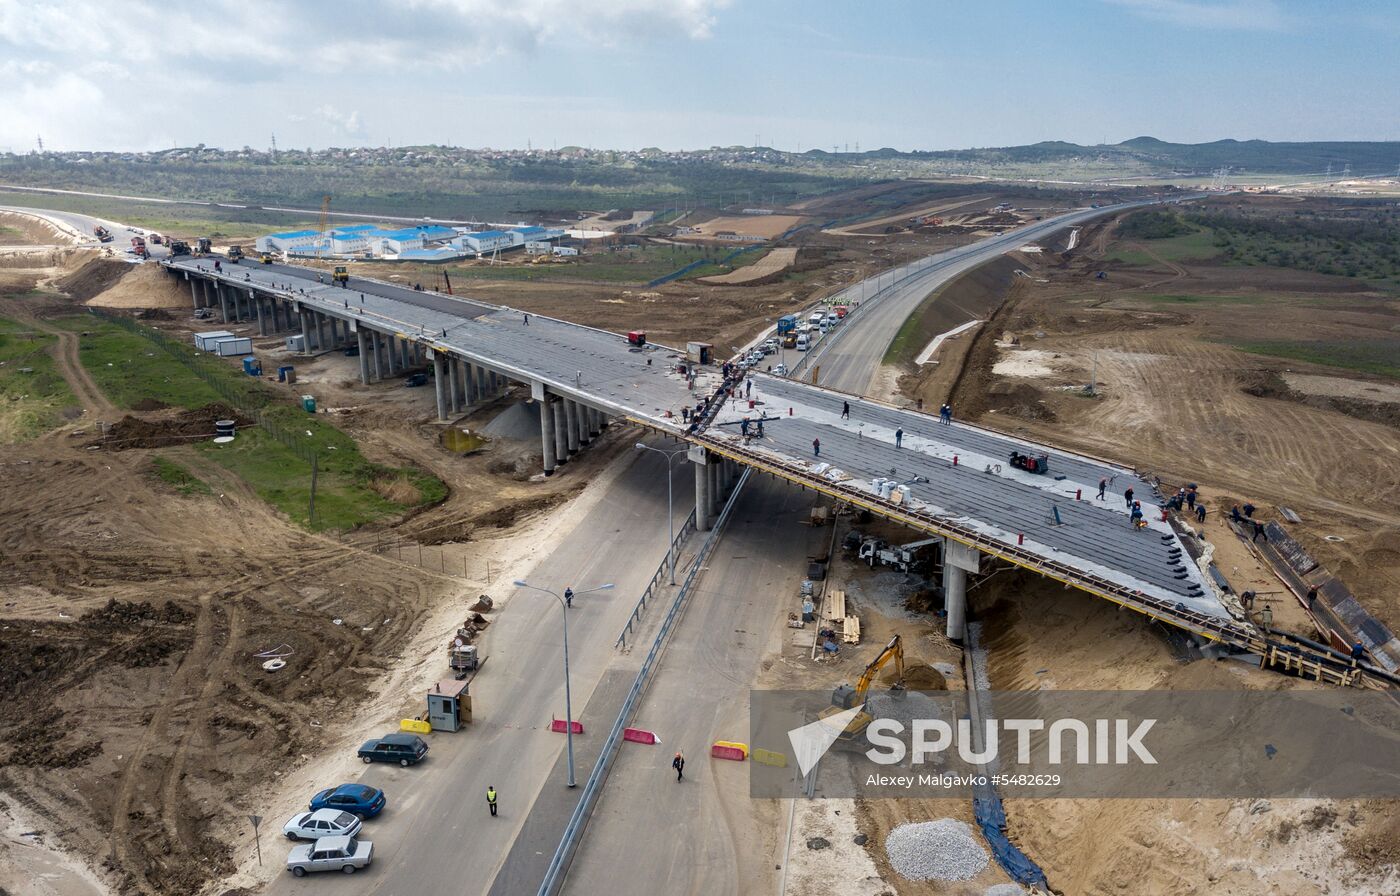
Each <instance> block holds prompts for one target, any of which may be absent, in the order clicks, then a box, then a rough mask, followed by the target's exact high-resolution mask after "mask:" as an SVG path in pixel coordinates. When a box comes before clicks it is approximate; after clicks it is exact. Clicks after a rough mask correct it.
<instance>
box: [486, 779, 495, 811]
mask: <svg viewBox="0 0 1400 896" xmlns="http://www.w3.org/2000/svg"><path fill="white" fill-rule="evenodd" d="M486 805H488V806H490V807H491V817H492V818H495V817H496V785H494V784H493V785H491V786H490V787H487V788H486Z"/></svg>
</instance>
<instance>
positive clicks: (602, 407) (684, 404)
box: [162, 208, 1268, 653]
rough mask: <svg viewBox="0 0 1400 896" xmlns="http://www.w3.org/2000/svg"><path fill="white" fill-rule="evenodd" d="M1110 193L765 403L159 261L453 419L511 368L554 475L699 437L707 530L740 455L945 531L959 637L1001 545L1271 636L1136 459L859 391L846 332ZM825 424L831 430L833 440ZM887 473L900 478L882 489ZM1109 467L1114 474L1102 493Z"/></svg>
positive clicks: (666, 358)
mask: <svg viewBox="0 0 1400 896" xmlns="http://www.w3.org/2000/svg"><path fill="white" fill-rule="evenodd" d="M1114 210H1115V209H1114V208H1107V209H1093V210H1083V211H1081V212H1076V213H1073V214H1071V215H1069V216H1065V217H1063V218H1060V219H1054V220H1051V221H1045V222H1039V223H1037V224H1036V225H1033V226H1032V227H1031V228H1027V229H1025V230H1022V231H1016V232H1013V233H1010V234H1003V235H1001V236H998V237H995V238H993V239H992V240H990V241H986V242H985V243H979V244H977V245H976V246H973V247H963V248H961V249H958V250H953V252H951V253H943V255H942V256H935V257H934V258H932V259H930V260H927V261H926V262H924V263H921V264H920V265H913V266H909V268H908V269H907V270H904V271H902V272H896V274H898V275H899V276H896V277H895V278H893V282H892V283H891V285H890V286H889V287H884V288H883V289H885V290H890V289H893V290H894V291H892V292H884V294H883V298H882V299H880V300H877V301H873V302H872V301H871V300H870V299H867V301H866V303H865V304H863V306H862V307H861V308H860V309H858V311H857V315H858V316H857V317H856V318H855V320H857V321H860V320H864V321H865V322H864V323H862V325H861V329H859V330H858V331H855V332H854V335H853V336H851V337H849V338H848V341H847V342H846V343H845V344H844V345H843V344H842V342H841V341H840V337H839V336H838V337H837V338H836V339H833V341H832V343H831V344H832V346H833V347H832V348H829V349H828V351H829V352H832V353H835V352H838V351H845V352H846V354H847V357H848V358H849V359H850V360H849V361H848V369H847V370H846V371H845V372H844V373H843V372H842V371H841V370H840V369H839V367H838V370H837V371H836V374H834V375H833V379H834V380H835V381H836V382H838V383H839V384H840V385H843V386H844V387H846V388H848V389H851V393H843V392H840V391H837V390H834V389H831V388H826V387H818V386H813V385H808V384H803V383H800V382H796V381H793V380H786V379H781V378H777V377H771V376H766V375H762V374H755V375H753V376H752V382H753V383H754V393H753V400H754V404H753V406H752V407H750V406H749V403H748V401H747V400H743V401H740V400H737V399H736V398H735V397H734V394H736V393H737V392H738V390H739V389H740V387H741V386H742V381H741V378H740V377H739V376H730V377H728V378H726V376H725V374H724V372H723V371H722V369H721V368H720V367H718V366H716V365H713V364H711V365H704V364H697V363H694V362H692V361H690V360H688V359H687V358H686V357H685V354H684V353H683V352H680V351H678V350H676V349H672V348H668V347H665V346H659V345H655V344H651V345H646V346H640V347H639V346H635V345H631V344H629V343H628V342H627V340H626V339H624V338H623V337H621V336H619V335H616V334H612V333H608V332H606V331H602V330H598V329H594V328H590V327H585V326H581V325H578V324H573V323H569V322H567V321H562V320H556V319H552V318H547V317H540V316H538V315H533V314H526V313H525V312H523V311H519V310H515V309H511V308H508V307H503V306H497V305H492V304H488V303H484V302H479V301H473V300H468V299H462V298H456V297H452V296H447V295H442V294H438V293H434V292H423V291H419V290H414V289H410V288H406V287H402V286H396V285H392V284H387V283H383V282H381V281H377V280H371V279H366V278H359V277H354V278H351V279H350V280H349V281H348V283H346V284H345V285H335V284H332V283H330V282H326V275H325V274H324V273H322V272H318V271H316V270H314V269H310V268H303V267H298V266H295V265H284V264H272V265H260V264H254V263H250V262H244V263H242V264H239V265H225V264H222V263H221V264H219V269H216V268H215V263H216V261H219V259H216V258H214V257H204V258H191V257H180V258H175V259H167V260H165V261H164V262H162V263H163V264H164V265H165V266H166V267H167V268H168V270H169V271H170V272H171V273H172V274H173V275H175V276H178V277H181V278H184V279H185V280H187V281H188V282H189V284H190V289H191V296H192V302H193V303H194V304H195V306H197V307H217V308H219V309H220V311H221V312H222V315H223V318H224V319H225V320H226V321H229V322H233V321H235V320H247V321H252V322H255V323H256V325H257V327H258V331H259V333H260V334H262V335H269V334H271V333H276V332H289V333H291V334H292V336H293V337H294V338H299V340H300V342H301V344H302V348H303V350H304V351H328V350H332V349H338V348H341V347H354V348H355V349H357V350H358V352H359V361H360V365H359V366H360V377H361V380H362V381H363V382H365V383H368V382H371V381H373V380H375V379H383V378H385V377H387V376H392V375H394V374H396V373H399V372H401V371H403V370H405V369H408V368H411V367H415V366H417V365H427V366H430V367H431V369H432V370H433V372H434V385H435V390H436V397H437V410H438V416H439V418H440V419H441V420H443V421H444V422H445V421H446V420H448V419H449V418H450V417H451V416H452V415H454V414H456V413H457V412H459V411H462V410H464V409H465V408H466V407H468V406H470V405H472V404H474V403H476V402H478V401H482V400H484V399H486V398H489V397H491V396H493V395H495V394H497V393H499V392H500V391H501V389H503V388H504V387H505V385H506V384H507V383H509V382H519V383H524V384H527V385H528V387H529V390H530V394H531V397H532V399H533V400H534V401H536V402H538V403H540V405H541V409H542V412H541V414H540V419H541V454H542V456H543V459H544V468H545V471H546V472H547V473H548V472H552V471H553V470H554V469H555V468H556V467H557V466H558V465H559V464H561V463H565V462H567V459H568V457H569V456H570V455H571V454H573V453H575V452H577V451H579V450H581V449H582V448H583V447H585V446H586V445H587V444H588V443H589V441H590V440H591V439H592V438H593V437H594V436H596V435H597V434H598V433H599V432H600V431H601V429H602V428H603V427H604V426H605V425H606V423H607V421H608V420H610V419H618V418H620V419H625V420H629V421H632V422H635V423H637V424H640V425H642V426H645V427H647V428H649V429H652V430H654V431H657V432H660V433H663V434H665V435H668V436H671V437H674V438H676V439H679V440H683V441H686V442H688V443H689V444H690V445H691V450H690V452H689V456H690V459H691V460H692V461H693V462H694V465H695V488H696V504H697V522H698V525H699V527H700V528H701V529H705V528H707V527H708V524H709V520H710V518H711V516H712V514H713V513H714V511H715V510H716V508H717V507H718V506H719V503H720V501H721V500H722V497H723V494H724V490H725V487H726V485H727V483H729V482H731V481H732V479H733V478H734V475H735V472H736V470H737V469H738V467H740V466H749V467H754V468H757V469H759V470H762V471H764V472H767V473H770V474H772V475H774V476H778V477H781V478H783V479H786V480H788V481H790V482H794V483H797V484H799V485H802V486H804V487H807V488H811V489H814V490H817V491H820V492H823V493H825V494H828V495H831V496H832V497H834V498H837V499H839V500H842V501H847V502H849V503H851V504H854V505H857V506H860V507H863V508H865V509H867V510H869V511H870V512H871V513H874V514H876V515H879V516H882V517H885V518H887V519H891V520H895V521H898V522H900V523H902V524H905V525H908V526H910V527H911V528H914V529H917V530H919V531H922V532H926V533H929V534H931V535H936V536H939V537H940V538H942V539H944V557H943V559H944V561H945V562H944V571H945V581H944V585H945V591H946V600H947V603H948V607H949V613H948V628H949V635H950V636H951V637H954V638H960V637H961V636H962V625H963V614H962V609H963V606H964V600H965V597H964V595H965V581H966V573H967V572H975V571H977V570H978V569H979V568H980V566H979V563H980V558H981V557H982V556H983V555H988V556H991V557H995V558H997V559H999V560H1002V561H1006V562H1009V563H1012V564H1015V565H1017V566H1021V567H1025V568H1028V569H1032V570H1035V571H1036V572H1039V573H1041V574H1043V575H1047V576H1050V577H1053V578H1055V579H1058V580H1059V581H1062V582H1064V583H1065V584H1066V585H1067V586H1071V587H1075V588H1079V589H1081V590H1083V591H1086V592H1088V593H1090V594H1093V595H1095V596H1098V597H1101V598H1104V599H1107V600H1110V601H1113V602H1114V603H1117V604H1119V605H1120V606H1123V607H1127V608H1130V609H1133V610H1135V611H1137V612H1140V613H1144V614H1146V615H1148V616H1151V617H1152V618H1155V619H1158V620H1160V621H1162V622H1164V623H1166V624H1168V625H1171V626H1174V627H1176V628H1179V629H1184V630H1186V631H1189V632H1192V633H1193V634H1196V635H1198V636H1200V637H1203V638H1206V639H1209V640H1214V641H1219V642H1223V643H1225V644H1228V645H1230V646H1231V647H1234V648H1237V649H1242V650H1247V651H1251V652H1255V653H1264V652H1265V651H1266V650H1267V648H1268V643H1267V641H1266V639H1264V638H1263V637H1262V636H1261V635H1260V634H1259V633H1258V632H1257V631H1256V630H1255V629H1254V628H1253V627H1252V626H1249V625H1245V624H1241V623H1238V622H1236V621H1235V620H1234V619H1233V618H1232V617H1231V615H1230V613H1229V611H1228V610H1227V609H1226V608H1225V606H1224V605H1223V604H1222V603H1221V600H1220V596H1219V592H1218V590H1217V588H1216V586H1215V585H1214V584H1213V583H1212V582H1210V581H1209V580H1208V579H1207V578H1206V577H1205V576H1204V575H1203V574H1202V572H1201V570H1200V569H1199V568H1198V567H1197V565H1196V564H1195V562H1193V561H1192V559H1191V557H1190V554H1189V552H1188V550H1187V549H1186V546H1185V544H1184V543H1183V541H1182V538H1181V537H1180V535H1179V534H1178V533H1177V532H1176V531H1174V530H1173V529H1172V527H1171V526H1170V525H1169V524H1168V523H1167V522H1165V521H1163V520H1161V519H1160V518H1158V517H1159V513H1158V511H1157V508H1156V507H1155V506H1154V505H1155V504H1156V502H1157V496H1156V495H1155V494H1154V490H1153V488H1152V486H1151V484H1150V483H1148V482H1146V481H1144V480H1143V479H1142V478H1141V477H1139V476H1138V475H1137V474H1136V473H1135V472H1134V471H1132V470H1129V469H1126V468H1123V467H1120V466H1117V465H1114V464H1111V463H1108V462H1105V461H1102V460H1099V459H1095V458H1091V457H1085V456H1082V455H1075V454H1071V453H1068V452H1062V451H1058V450H1055V449H1052V448H1050V447H1048V446H1039V445H1031V444H1028V443H1026V442H1024V441H1022V440H1019V439H1016V438H1013V437H1010V436H1007V435H1004V434H1001V433H996V432H993V431H991V430H986V429H982V428H978V427H971V426H967V425H964V424H959V423H955V424H953V425H951V426H943V425H941V424H940V423H939V422H938V421H937V419H936V418H935V417H932V416H929V415H926V414H922V413H919V412H916V411H912V410H909V409H903V408H898V407H894V406H891V405H888V404H884V403H881V402H877V401H872V400H868V399H863V398H861V397H860V396H859V395H857V394H852V393H856V392H858V391H861V390H862V388H863V386H864V384H865V383H868V381H869V376H868V373H863V371H868V370H869V358H870V353H869V352H868V351H866V352H863V353H862V352H856V351H853V350H851V347H852V346H856V345H857V340H859V342H860V343H863V342H865V341H867V340H868V339H871V338H874V339H876V340H877V341H878V340H879V338H880V337H879V336H878V335H877V336H874V337H870V336H867V335H866V334H867V333H876V332H878V331H883V330H888V331H889V333H890V334H893V332H894V331H896V330H897V329H898V327H899V325H900V322H902V321H903V319H904V317H906V316H907V313H906V309H907V310H912V308H910V307H909V305H910V303H913V304H915V305H916V304H917V301H919V300H921V299H922V296H923V295H926V294H927V292H928V291H929V290H930V289H931V288H933V286H936V285H937V284H938V283H940V282H943V281H944V280H946V279H947V278H948V277H950V276H953V275H954V274H955V273H956V272H960V271H961V270H964V269H966V267H970V266H972V265H973V264H976V263H980V262H981V261H984V260H986V259H987V258H989V257H994V256H995V255H998V254H1001V253H1003V252H1005V251H1008V250H1009V249H1012V248H1015V247H1016V246H1018V245H1022V244H1024V243H1025V242H1026V241H1027V240H1028V239H1032V238H1039V237H1043V236H1045V235H1048V234H1049V233H1050V232H1052V231H1054V230H1056V229H1060V228H1063V227H1065V226H1069V225H1072V224H1078V223H1082V222H1083V221H1084V220H1088V219H1089V218H1092V217H1093V216H1095V215H1101V214H1104V213H1107V212H1112V211H1114ZM919 284H922V285H919ZM920 290H922V294H921V293H920ZM879 291H880V290H877V292H879ZM845 326H851V325H850V324H847V325H845ZM840 332H841V328H838V329H837V333H840ZM883 344H888V343H887V340H886V342H885V343H883ZM881 351H883V348H881ZM828 357H837V356H836V355H835V354H832V355H829V356H828ZM822 363H823V365H824V366H825V365H830V363H831V362H830V361H828V360H826V359H825V358H824V359H823V362H822ZM862 376H864V383H863V382H861V378H862ZM852 387H854V388H852ZM846 401H850V402H852V414H851V419H848V420H847V419H842V418H841V414H840V409H841V405H842V403H843V402H846ZM744 416H749V417H751V418H752V420H754V421H756V420H757V419H758V417H760V416H766V417H767V418H768V419H767V420H766V426H765V430H764V434H763V437H762V438H759V437H757V434H756V432H752V431H751V432H750V434H749V435H748V436H747V437H746V436H745V435H744V433H742V432H741V426H740V424H741V421H742V418H743V417H744ZM897 432H902V438H898V439H897V438H896V433H897ZM813 440H820V443H821V454H820V457H818V456H816V454H815V452H814V450H813V445H812V443H813ZM1013 452H1020V453H1046V454H1048V455H1049V457H1050V460H1049V471H1048V473H1046V474H1033V473H1027V472H1024V471H1021V470H1016V469H1014V468H1012V466H1011V464H1010V458H1011V455H1012V453H1013ZM882 478H883V479H890V480H894V481H895V482H896V483H898V485H899V487H898V488H897V489H896V490H894V491H893V492H891V491H889V490H888V489H886V490H884V491H883V492H882V490H881V488H880V486H879V483H878V480H879V479H882ZM1101 479H1108V480H1110V482H1111V483H1112V486H1113V487H1112V489H1111V491H1110V492H1109V494H1108V495H1107V496H1106V500H1103V501H1098V500H1095V499H1094V495H1095V494H1096V493H1097V490H1098V482H1099V480H1101ZM1129 486H1132V487H1133V488H1134V490H1135V497H1136V498H1138V499H1139V500H1141V501H1142V502H1143V504H1144V507H1145V513H1146V516H1147V522H1146V527H1145V528H1142V529H1136V528H1134V527H1132V526H1131V525H1130V523H1129V518H1128V507H1127V505H1126V502H1125V501H1124V500H1123V497H1122V495H1123V492H1124V491H1125V490H1126V488H1127V487H1129Z"/></svg>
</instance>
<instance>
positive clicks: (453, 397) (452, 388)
mask: <svg viewBox="0 0 1400 896" xmlns="http://www.w3.org/2000/svg"><path fill="white" fill-rule="evenodd" d="M434 357H435V358H436V357H439V356H436V355H435V356H434ZM433 363H434V369H436V364H437V362H436V361H434V362H433ZM444 372H445V373H446V375H447V407H448V409H449V410H451V411H452V413H454V414H455V413H457V412H458V411H460V410H461V409H462V405H461V403H460V402H461V400H462V399H461V393H460V392H458V391H457V359H456V358H448V359H447V369H446V371H444Z"/></svg>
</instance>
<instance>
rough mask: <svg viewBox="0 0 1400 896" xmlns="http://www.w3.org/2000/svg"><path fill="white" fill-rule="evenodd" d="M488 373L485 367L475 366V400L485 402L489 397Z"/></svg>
mask: <svg viewBox="0 0 1400 896" xmlns="http://www.w3.org/2000/svg"><path fill="white" fill-rule="evenodd" d="M490 385H491V384H490V374H489V373H488V372H487V370H486V368H485V367H481V366H479V365H478V366H477V368H476V400H477V401H480V402H486V401H487V400H489V399H490V398H491V390H490Z"/></svg>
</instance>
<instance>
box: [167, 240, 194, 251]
mask: <svg viewBox="0 0 1400 896" xmlns="http://www.w3.org/2000/svg"><path fill="white" fill-rule="evenodd" d="M170 254H171V255H189V254H190V244H189V243H187V242H185V241H184V240H171V241H170Z"/></svg>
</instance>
